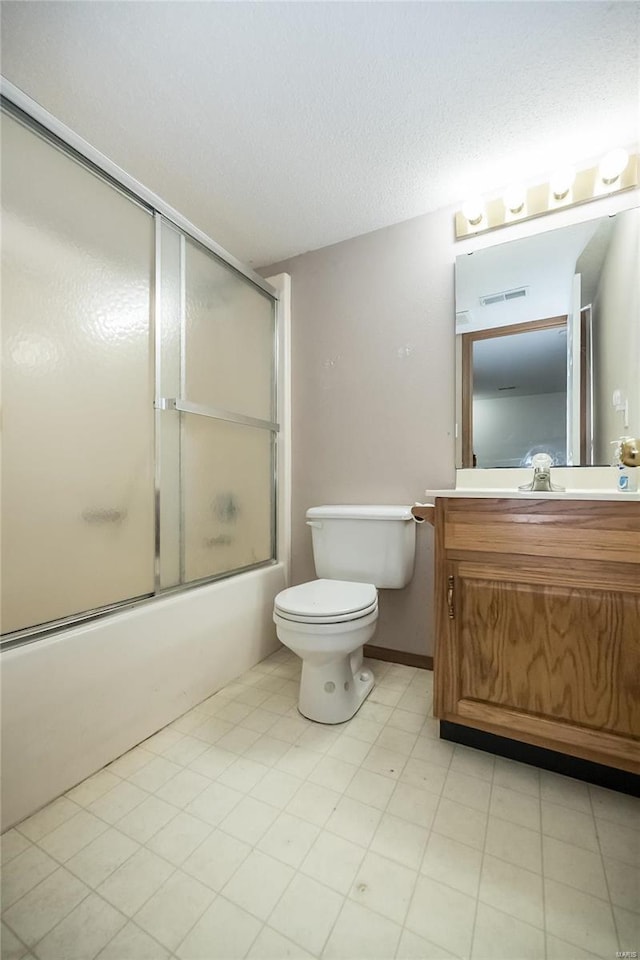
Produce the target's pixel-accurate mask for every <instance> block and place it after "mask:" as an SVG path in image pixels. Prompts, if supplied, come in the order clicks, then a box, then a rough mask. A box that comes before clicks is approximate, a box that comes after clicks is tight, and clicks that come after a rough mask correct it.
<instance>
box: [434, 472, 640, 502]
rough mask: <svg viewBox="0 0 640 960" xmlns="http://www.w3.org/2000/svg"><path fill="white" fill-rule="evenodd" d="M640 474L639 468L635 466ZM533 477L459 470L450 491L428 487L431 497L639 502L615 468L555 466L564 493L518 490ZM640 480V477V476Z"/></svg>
mask: <svg viewBox="0 0 640 960" xmlns="http://www.w3.org/2000/svg"><path fill="white" fill-rule="evenodd" d="M635 469H636V470H638V473H639V475H640V468H639V467H636V468H635ZM532 477H533V471H532V470H531V469H530V468H524V467H515V468H513V469H511V468H506V469H488V470H478V469H474V470H472V469H465V470H456V486H455V487H454V488H453V489H448V490H425V496H426V497H427V499H429V500H433V499H435V498H436V497H469V498H473V497H481V498H483V499H487V498H492V497H501V498H502V497H506V498H508V499H514V500H518V499H522V500H615V501H621V502H624V501H631V502H638V501H639V500H640V492H635V493H621V492H620V491H619V490H617V489H616V470H615V468H614V467H553V468H552V470H551V481H552V483H556V484H558V485H559V486H561V487H565V488H566V489H565V490H564V492H562V493H554V492H545V491H543V490H535V491H526V492H524V491H522V490H518V487H519V486H520V485H521V484H525V483H529V482H530V481H531V478H532ZM639 479H640V476H639Z"/></svg>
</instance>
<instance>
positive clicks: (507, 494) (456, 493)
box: [425, 487, 640, 502]
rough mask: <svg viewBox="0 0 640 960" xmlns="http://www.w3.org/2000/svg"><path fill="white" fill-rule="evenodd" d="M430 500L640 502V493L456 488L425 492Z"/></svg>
mask: <svg viewBox="0 0 640 960" xmlns="http://www.w3.org/2000/svg"><path fill="white" fill-rule="evenodd" d="M425 496H426V497H427V499H428V500H435V498H436V497H467V498H469V499H473V498H475V497H478V498H480V499H485V500H486V499H490V498H493V497H499V498H501V499H503V498H506V499H509V500H619V501H632V502H633V501H635V502H638V501H639V500H640V493H619V492H618V491H617V490H565V491H564V492H563V493H554V492H548V491H545V490H535V491H533V490H531V491H529V490H527V491H523V490H514V489H513V487H495V488H493V489H491V488H484V489H475V490H474V489H473V488H472V487H456V488H455V489H453V490H425Z"/></svg>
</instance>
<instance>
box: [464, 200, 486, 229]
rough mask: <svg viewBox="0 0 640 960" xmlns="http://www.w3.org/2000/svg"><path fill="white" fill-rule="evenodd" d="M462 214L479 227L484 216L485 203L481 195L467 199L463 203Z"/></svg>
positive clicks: (473, 225)
mask: <svg viewBox="0 0 640 960" xmlns="http://www.w3.org/2000/svg"><path fill="white" fill-rule="evenodd" d="M462 216H463V217H464V218H465V219H466V220H467V221H468V222H469V223H470V224H471V226H472V227H477V226H478V224H479V223H480V222H481V220H482V218H483V217H484V203H483V201H482V199H481V198H480V197H472V198H471V199H469V200H465V202H464V203H463V204H462Z"/></svg>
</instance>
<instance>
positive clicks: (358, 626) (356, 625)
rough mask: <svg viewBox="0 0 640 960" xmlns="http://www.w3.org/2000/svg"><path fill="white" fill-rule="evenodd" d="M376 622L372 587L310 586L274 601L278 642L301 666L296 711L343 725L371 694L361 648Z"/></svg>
mask: <svg viewBox="0 0 640 960" xmlns="http://www.w3.org/2000/svg"><path fill="white" fill-rule="evenodd" d="M377 619H378V592H377V590H376V588H375V587H374V586H373V584H370V583H353V582H350V581H342V580H312V581H311V582H309V583H302V584H300V585H299V586H297V587H290V588H289V589H287V590H283V591H282V592H281V593H279V594H278V595H277V597H276V598H275V602H274V611H273V620H274V623H275V625H276V632H277V634H278V639H279V640H280V642H281V643H283V644H284V645H285V646H286V647H288V648H289V649H290V650H292V651H293V652H294V653H296V654H297V655H298V656H299V657H300V658H301V660H302V675H301V678H300V696H299V702H298V709H299V711H300V713H301V714H302V715H303V716H305V717H307V718H308V719H309V720H315V721H316V722H318V723H344V722H345V721H346V720H349V719H350V718H351V717H353V716H354V714H355V713H357V711H358V709H359V708H360V706H361V704H362V703H363V701H364V700H365V699H366V697H367V696H368V694H369V693H370V692H371V690H372V689H373V685H374V677H373V674H372V673H371V671H370V670H365V669H363V666H362V660H363V657H362V647H363V646H364V644H365V643H368V641H369V640H370V639H371V637H372V636H373V634H374V632H375V629H376V621H377Z"/></svg>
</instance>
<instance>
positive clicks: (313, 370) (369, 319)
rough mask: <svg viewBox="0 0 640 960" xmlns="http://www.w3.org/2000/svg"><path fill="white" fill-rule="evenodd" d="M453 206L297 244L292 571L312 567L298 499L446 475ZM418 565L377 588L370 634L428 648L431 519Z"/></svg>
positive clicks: (418, 494) (362, 492) (395, 488)
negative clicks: (320, 242)
mask: <svg viewBox="0 0 640 960" xmlns="http://www.w3.org/2000/svg"><path fill="white" fill-rule="evenodd" d="M451 235H452V226H451V213H450V211H441V212H438V213H435V214H431V215H428V216H424V217H419V218H416V219H414V220H409V221H407V222H405V223H401V224H398V225H396V226H393V227H388V228H385V229H383V230H378V231H376V232H375V233H370V234H366V235H365V236H361V237H357V238H355V239H353V240H347V241H345V242H343V243H339V244H335V245H334V246H331V247H325V248H323V249H321V250H317V251H314V252H312V253H307V254H304V255H302V256H299V257H294V258H292V259H291V260H287V261H285V262H283V263H280V264H276V265H274V266H271V267H269V268H268V269H267V270H265V271H263V272H264V274H265V276H267V275H268V274H269V273H276V272H280V271H286V272H287V273H290V274H291V278H292V279H291V286H292V356H293V364H292V369H293V381H292V410H293V434H292V437H293V476H292V488H293V497H292V512H293V518H292V583H300V582H303V581H305V580H310V579H313V577H314V576H315V573H314V569H313V559H312V554H311V538H310V536H309V531H308V528H307V527H306V525H305V521H304V514H305V511H306V509H307V508H308V507H310V506H313V505H317V504H322V503H407V504H409V503H413V502H414V500H416V499H417V500H420V499H422V498H423V496H424V491H425V488H427V487H431V488H434V487H435V488H437V487H447V486H453V484H454V478H455V470H454V438H453V423H454V352H453V351H454V330H453V317H454V305H453V263H454V259H455V252H454V247H453V242H452V236H451ZM416 532H417V558H416V570H415V576H414V579H413V581H412V583H411V584H410V585H409V586H408V587H407V588H405V589H404V590H398V591H393V590H385V591H382V592H381V596H380V618H379V621H378V629H377V632H376V636H375V640H374V642H375V643H376V644H378V645H379V646H383V647H391V648H394V649H397V650H403V651H410V652H412V653H421V654H431V653H432V650H433V632H434V629H433V627H434V625H433V602H432V593H433V580H432V577H433V533H432V530H431V528H430V527H427V525H423V526H421V527H420V528H418V530H417V531H416Z"/></svg>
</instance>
